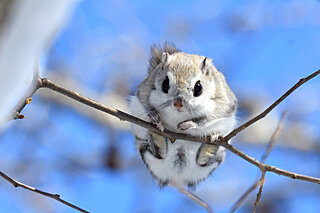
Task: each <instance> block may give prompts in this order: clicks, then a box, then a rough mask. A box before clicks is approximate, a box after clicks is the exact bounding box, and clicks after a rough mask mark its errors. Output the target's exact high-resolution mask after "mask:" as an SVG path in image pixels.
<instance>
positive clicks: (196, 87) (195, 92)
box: [193, 81, 202, 97]
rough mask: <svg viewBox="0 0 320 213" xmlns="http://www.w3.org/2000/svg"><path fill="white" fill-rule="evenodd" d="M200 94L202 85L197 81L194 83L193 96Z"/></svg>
mask: <svg viewBox="0 0 320 213" xmlns="http://www.w3.org/2000/svg"><path fill="white" fill-rule="evenodd" d="M201 94H202V85H201V83H200V81H197V82H196V84H195V85H194V89H193V96H194V97H198V96H200V95H201Z"/></svg>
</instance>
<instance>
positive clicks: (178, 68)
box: [149, 49, 236, 118]
mask: <svg viewBox="0 0 320 213" xmlns="http://www.w3.org/2000/svg"><path fill="white" fill-rule="evenodd" d="M157 51H158V52H157V54H158V55H157V56H158V64H157V66H155V67H154V69H153V70H150V67H149V74H151V73H153V72H154V73H153V74H154V75H155V80H154V89H153V90H152V91H151V93H150V97H149V100H150V104H151V105H152V107H154V108H155V109H157V110H158V111H159V112H164V111H165V113H166V114H167V113H171V112H172V113H174V114H180V115H181V116H183V117H185V118H194V117H200V116H206V115H210V116H211V115H212V114H213V113H215V115H213V116H216V117H217V118H219V117H220V118H221V117H228V116H231V115H233V114H234V112H235V107H236V99H235V96H234V94H233V93H232V92H231V90H230V88H229V86H228V85H227V83H226V81H225V79H224V76H223V75H222V74H221V73H220V72H218V70H217V69H216V68H215V66H214V65H213V63H212V61H211V59H209V58H207V57H204V56H199V55H191V54H186V53H183V52H180V51H176V52H167V51H165V49H164V50H163V51H162V52H161V51H159V50H157ZM159 53H161V59H160V55H159ZM154 55H155V54H152V56H154ZM150 62H152V60H150ZM150 66H151V64H150ZM168 116H170V115H168Z"/></svg>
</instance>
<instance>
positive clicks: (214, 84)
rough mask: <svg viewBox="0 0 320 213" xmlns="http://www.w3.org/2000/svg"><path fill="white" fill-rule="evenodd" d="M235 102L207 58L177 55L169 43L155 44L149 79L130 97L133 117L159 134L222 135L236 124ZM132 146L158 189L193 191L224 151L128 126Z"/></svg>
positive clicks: (232, 95)
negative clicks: (177, 187) (175, 186)
mask: <svg viewBox="0 0 320 213" xmlns="http://www.w3.org/2000/svg"><path fill="white" fill-rule="evenodd" d="M236 108H237V99H236V97H235V95H234V94H233V92H232V91H231V89H230V88H229V86H228V84H227V82H226V80H225V77H224V76H223V74H222V73H221V72H219V71H218V70H217V69H216V67H215V66H214V65H213V63H212V61H211V59H209V58H207V57H204V56H199V55H192V54H187V53H184V52H181V51H180V50H178V49H177V48H176V47H175V45H173V44H172V43H168V42H166V43H164V45H162V46H160V45H153V46H152V47H151V58H150V60H149V68H148V75H147V77H146V78H145V79H144V80H143V81H142V82H141V83H140V85H139V86H138V90H137V92H136V95H135V96H133V97H132V99H131V112H132V114H133V115H134V116H136V117H139V118H141V119H143V120H145V121H148V122H152V123H153V124H155V126H156V127H157V128H158V129H159V130H161V131H163V130H164V129H168V130H170V131H174V132H179V133H185V134H189V135H194V136H211V137H212V139H216V138H217V137H218V136H220V135H221V136H224V135H226V134H227V133H229V132H230V131H231V130H232V129H233V128H234V126H235V123H236V118H235V112H236ZM132 132H133V134H134V135H135V140H136V148H137V150H138V152H139V153H140V156H141V158H142V160H143V162H144V163H145V165H146V167H147V168H148V170H149V171H150V173H151V175H152V176H153V177H154V178H155V179H156V180H157V181H158V184H159V186H166V185H168V184H173V183H175V184H179V185H180V186H182V187H192V188H194V187H195V186H196V185H197V184H198V183H199V182H200V181H202V180H204V179H206V178H207V177H208V176H209V175H210V174H211V173H212V172H213V171H214V170H215V169H216V168H217V167H218V166H219V165H220V164H221V163H222V162H223V161H224V158H225V155H226V152H225V148H224V147H222V146H218V145H213V144H204V143H198V142H192V141H186V140H176V141H175V142H174V143H171V142H170V140H169V139H168V138H166V137H164V136H161V135H159V134H156V133H152V132H150V131H149V130H148V129H145V128H143V127H140V126H137V125H134V124H133V125H132Z"/></svg>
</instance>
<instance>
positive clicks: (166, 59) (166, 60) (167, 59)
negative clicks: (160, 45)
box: [161, 52, 172, 64]
mask: <svg viewBox="0 0 320 213" xmlns="http://www.w3.org/2000/svg"><path fill="white" fill-rule="evenodd" d="M171 58H172V56H171V55H169V53H167V52H164V53H162V58H161V62H162V63H163V64H169V63H170V61H171Z"/></svg>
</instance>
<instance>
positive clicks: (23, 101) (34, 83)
mask: <svg viewBox="0 0 320 213" xmlns="http://www.w3.org/2000/svg"><path fill="white" fill-rule="evenodd" d="M39 83H40V82H39V72H38V71H36V72H34V74H33V79H32V82H31V85H30V87H29V89H28V90H27V93H26V94H25V95H24V96H23V98H21V100H20V101H19V103H18V104H17V105H16V106H15V108H14V109H13V110H12V112H11V116H10V117H9V120H11V119H12V118H13V119H15V120H16V119H24V118H25V116H24V115H22V114H20V113H21V111H22V110H23V108H24V107H25V106H26V105H27V104H29V103H30V102H31V100H32V96H33V95H34V93H35V92H36V91H37V90H38V89H39V86H40V85H39Z"/></svg>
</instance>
